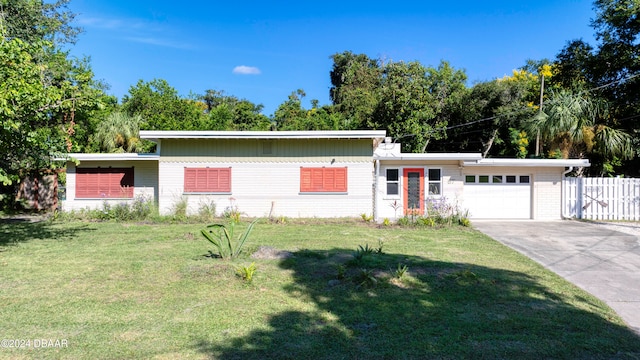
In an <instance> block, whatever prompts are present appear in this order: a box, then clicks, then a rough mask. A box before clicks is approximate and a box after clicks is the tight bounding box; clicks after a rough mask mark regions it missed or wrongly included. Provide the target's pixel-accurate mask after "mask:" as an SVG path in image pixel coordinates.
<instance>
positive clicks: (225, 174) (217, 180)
mask: <svg viewBox="0 0 640 360" xmlns="http://www.w3.org/2000/svg"><path fill="white" fill-rule="evenodd" d="M184 192H185V193H231V168H184Z"/></svg>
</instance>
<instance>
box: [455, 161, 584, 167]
mask: <svg viewBox="0 0 640 360" xmlns="http://www.w3.org/2000/svg"><path fill="white" fill-rule="evenodd" d="M464 166H516V167H518V166H522V167H533V166H539V167H586V166H591V164H590V163H589V160H587V159H478V160H475V161H465V162H464Z"/></svg>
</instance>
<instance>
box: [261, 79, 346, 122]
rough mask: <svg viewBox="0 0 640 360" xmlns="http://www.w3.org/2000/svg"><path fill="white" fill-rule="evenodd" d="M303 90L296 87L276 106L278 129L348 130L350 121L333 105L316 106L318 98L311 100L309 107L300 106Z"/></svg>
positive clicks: (275, 114) (275, 116)
mask: <svg viewBox="0 0 640 360" xmlns="http://www.w3.org/2000/svg"><path fill="white" fill-rule="evenodd" d="M304 96H305V93H304V90H302V89H298V90H297V91H294V92H292V93H291V94H290V95H289V98H288V99H287V100H286V101H285V102H283V103H282V104H280V106H278V109H276V111H275V113H274V117H273V119H274V121H275V126H276V128H277V129H278V130H349V129H350V127H349V126H350V123H349V122H348V121H346V120H345V117H344V115H343V114H341V113H340V112H338V111H336V107H335V106H330V105H326V106H322V107H319V106H318V100H311V108H310V109H305V108H304V107H303V106H302V99H303V98H304Z"/></svg>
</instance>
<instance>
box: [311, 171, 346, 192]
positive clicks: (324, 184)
mask: <svg viewBox="0 0 640 360" xmlns="http://www.w3.org/2000/svg"><path fill="white" fill-rule="evenodd" d="M300 192H301V193H346V192H347V168H346V167H341V168H325V167H321V168H305V167H301V168H300Z"/></svg>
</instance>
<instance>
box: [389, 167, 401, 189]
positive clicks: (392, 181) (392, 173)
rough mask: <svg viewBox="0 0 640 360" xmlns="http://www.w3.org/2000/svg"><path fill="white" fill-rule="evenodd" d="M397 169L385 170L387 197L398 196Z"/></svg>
mask: <svg viewBox="0 0 640 360" xmlns="http://www.w3.org/2000/svg"><path fill="white" fill-rule="evenodd" d="M399 194H400V185H399V177H398V169H387V195H399Z"/></svg>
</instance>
